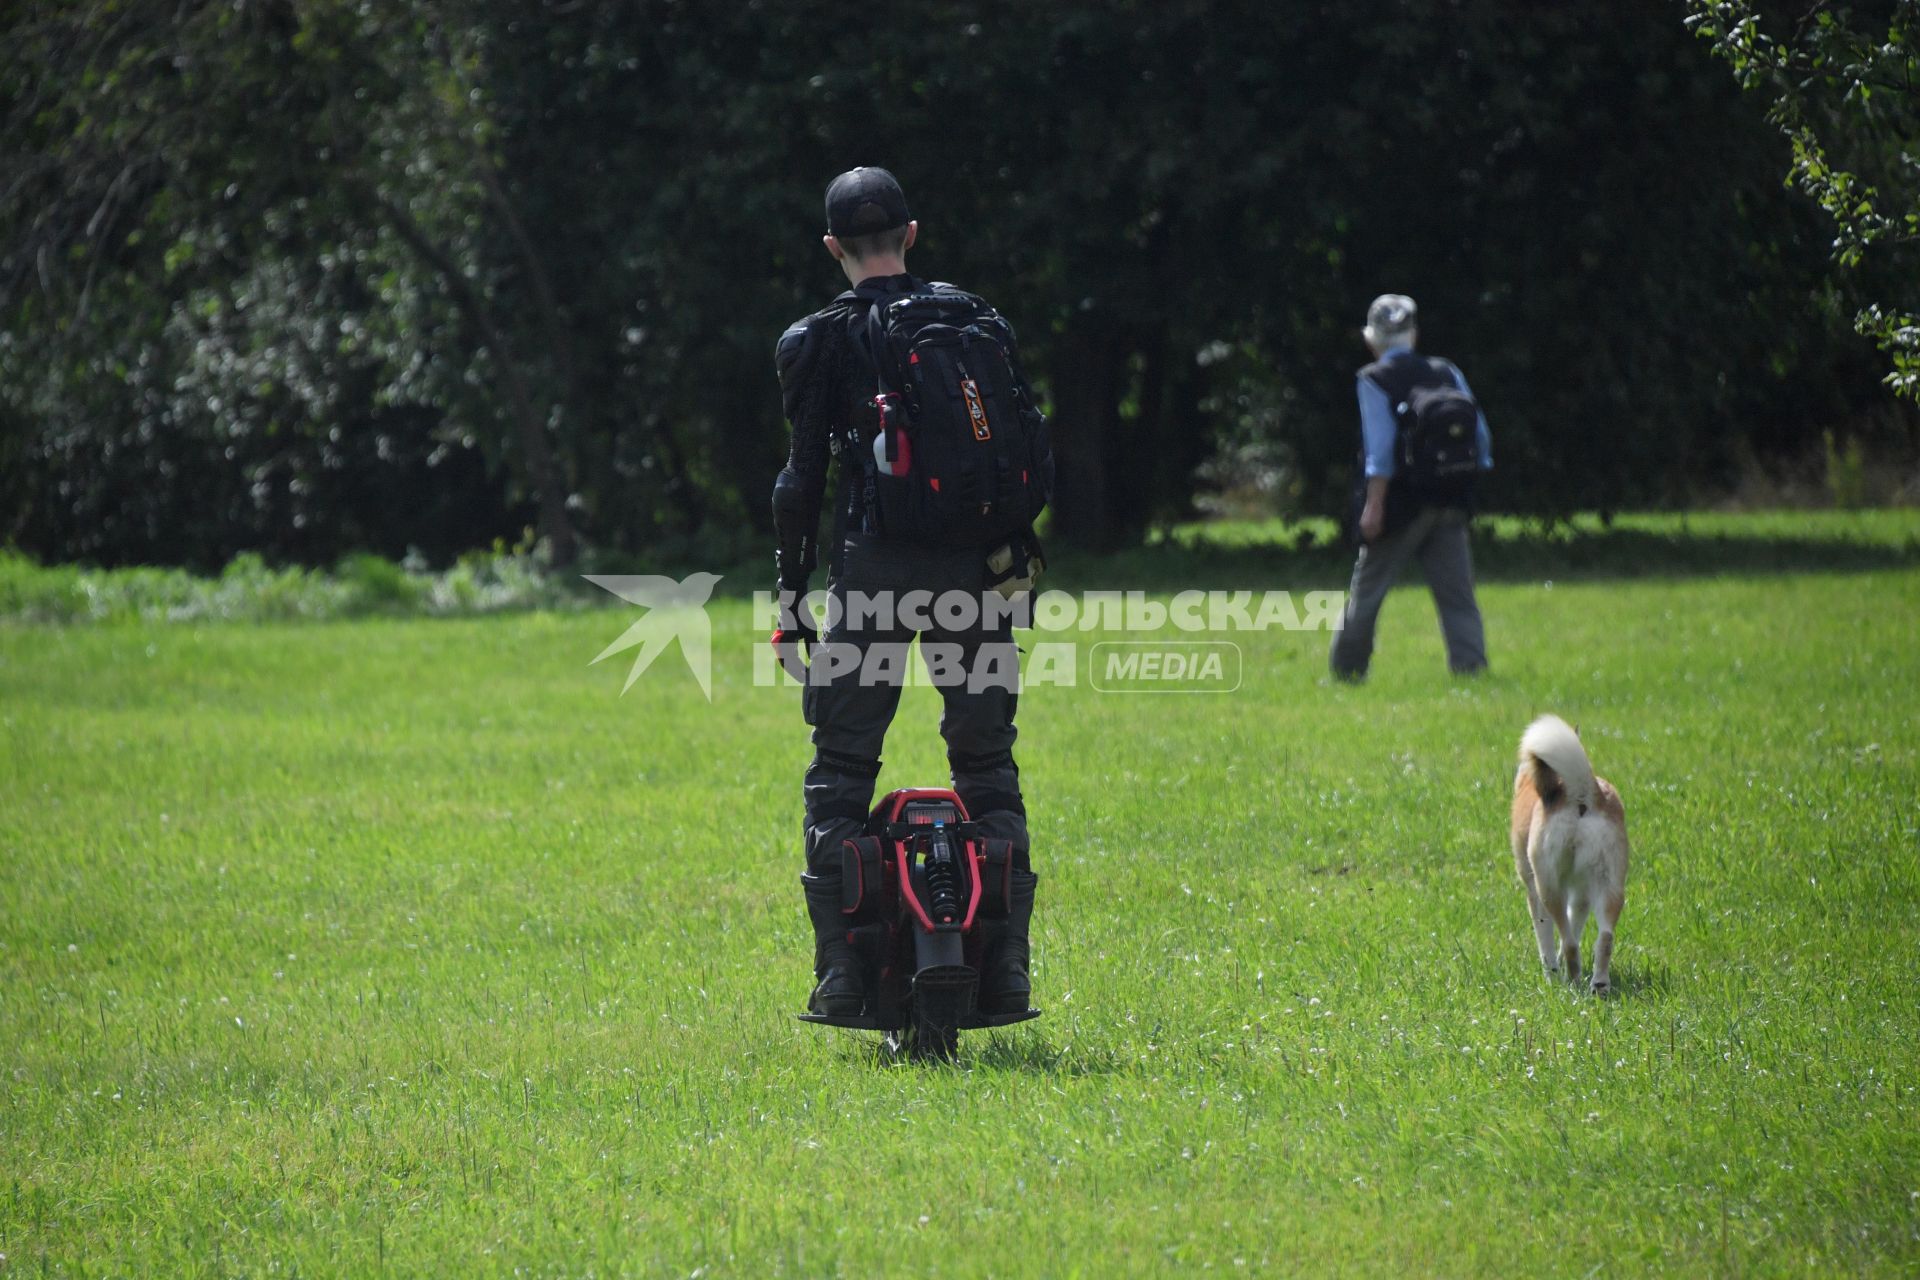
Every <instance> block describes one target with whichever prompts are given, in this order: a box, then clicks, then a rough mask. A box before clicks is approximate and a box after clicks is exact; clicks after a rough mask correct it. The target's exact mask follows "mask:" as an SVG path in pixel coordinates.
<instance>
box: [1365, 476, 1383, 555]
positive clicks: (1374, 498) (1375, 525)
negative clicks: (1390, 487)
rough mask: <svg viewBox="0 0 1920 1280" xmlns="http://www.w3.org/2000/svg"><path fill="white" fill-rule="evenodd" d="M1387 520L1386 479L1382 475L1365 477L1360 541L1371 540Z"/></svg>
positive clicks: (1378, 533) (1376, 535) (1377, 534)
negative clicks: (1365, 493) (1365, 498)
mask: <svg viewBox="0 0 1920 1280" xmlns="http://www.w3.org/2000/svg"><path fill="white" fill-rule="evenodd" d="M1386 522H1387V481H1386V478H1385V477H1384V476H1369V477H1368V478H1367V502H1366V505H1365V506H1363V507H1362V508H1361V509H1360V541H1362V542H1372V541H1373V540H1374V539H1375V538H1378V537H1379V536H1380V530H1381V529H1382V528H1383V527H1384V526H1385V525H1386Z"/></svg>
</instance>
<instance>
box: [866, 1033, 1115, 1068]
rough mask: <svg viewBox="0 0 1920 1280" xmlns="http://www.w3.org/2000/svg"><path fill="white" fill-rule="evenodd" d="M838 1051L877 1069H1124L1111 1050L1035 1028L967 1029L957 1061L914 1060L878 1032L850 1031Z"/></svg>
mask: <svg viewBox="0 0 1920 1280" xmlns="http://www.w3.org/2000/svg"><path fill="white" fill-rule="evenodd" d="M840 1056H841V1059H842V1060H843V1061H845V1062H846V1063H848V1064H849V1065H851V1066H860V1067H871V1068H875V1069H878V1070H889V1069H891V1070H913V1071H954V1070H959V1071H964V1070H966V1069H968V1068H969V1067H979V1068H982V1069H984V1070H988V1071H1015V1072H1028V1073H1031V1074H1034V1075H1048V1076H1062V1077H1066V1078H1070V1079H1079V1078H1082V1077H1086V1076H1105V1075H1113V1074H1115V1073H1116V1072H1119V1071H1120V1070H1122V1069H1123V1064H1122V1063H1121V1061H1120V1059H1119V1058H1117V1057H1115V1056H1114V1055H1113V1054H1112V1053H1111V1052H1109V1051H1107V1050H1104V1049H1095V1048H1091V1047H1089V1046H1087V1045H1084V1044H1079V1043H1075V1042H1069V1043H1067V1044H1065V1045H1056V1044H1054V1043H1052V1042H1051V1041H1049V1040H1047V1039H1046V1038H1045V1037H1044V1036H1040V1035H1036V1034H1034V1033H1033V1032H1032V1031H1026V1032H1020V1031H963V1032H961V1034H960V1055H959V1057H958V1058H957V1059H956V1060H955V1061H953V1062H937V1061H920V1062H916V1061H913V1060H912V1059H909V1058H908V1057H906V1056H905V1055H904V1054H902V1055H895V1054H891V1053H889V1052H887V1049H886V1046H885V1044H884V1043H883V1042H882V1041H881V1039H880V1037H879V1036H877V1035H869V1034H866V1033H849V1034H848V1035H847V1036H846V1037H845V1039H844V1040H843V1041H842V1043H841V1046H840Z"/></svg>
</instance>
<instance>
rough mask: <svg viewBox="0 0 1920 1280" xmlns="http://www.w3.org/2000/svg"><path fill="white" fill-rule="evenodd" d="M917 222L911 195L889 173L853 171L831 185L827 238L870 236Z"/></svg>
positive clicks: (828, 192)
mask: <svg viewBox="0 0 1920 1280" xmlns="http://www.w3.org/2000/svg"><path fill="white" fill-rule="evenodd" d="M911 221H913V215H912V214H911V213H908V212H907V193H906V192H904V191H902V190H901V189H900V184H899V183H898V182H896V181H895V180H894V177H893V175H892V174H890V173H888V172H887V171H886V170H885V169H874V168H869V167H866V166H862V167H861V168H858V169H849V170H847V171H846V172H845V173H843V174H841V175H840V176H839V177H837V178H835V179H834V180H833V181H832V182H831V183H829V184H827V234H828V235H833V236H870V235H872V234H873V233H874V232H876V231H887V230H890V229H891V228H893V227H904V226H906V225H907V223H909V222H911Z"/></svg>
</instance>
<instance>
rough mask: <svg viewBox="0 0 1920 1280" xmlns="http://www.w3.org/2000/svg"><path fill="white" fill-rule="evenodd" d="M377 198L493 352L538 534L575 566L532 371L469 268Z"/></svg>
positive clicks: (556, 557)
mask: <svg viewBox="0 0 1920 1280" xmlns="http://www.w3.org/2000/svg"><path fill="white" fill-rule="evenodd" d="M376 199H377V201H378V203H379V207H380V210H381V212H382V213H384V214H385V215H386V218H387V222H388V223H389V225H391V226H392V227H393V230H394V233H395V234H396V235H398V236H399V237H400V238H401V239H402V240H404V241H406V243H407V247H408V248H410V249H412V250H413V251H414V253H415V254H417V255H418V256H419V258H420V260H421V261H422V262H424V263H426V264H427V266H429V267H430V268H432V269H433V271H434V272H435V273H436V274H437V275H438V276H439V277H440V279H441V281H442V283H444V284H445V285H446V288H447V292H448V293H449V294H451V295H452V297H453V302H454V305H455V306H456V307H458V308H459V310H460V315H461V318H462V319H463V320H464V321H465V322H466V325H467V327H468V329H469V330H470V331H471V333H472V336H473V338H474V340H475V341H477V342H479V343H480V344H481V345H482V346H484V347H486V348H487V350H488V351H490V352H492V353H493V362H494V365H495V367H497V368H498V369H499V371H500V389H501V391H502V392H503V393H504V394H505V396H506V399H507V408H508V412H509V416H510V417H511V418H512V419H513V423H514V427H515V429H516V436H517V438H518V439H519V442H520V452H521V454H522V455H523V457H524V459H525V462H526V469H527V480H528V482H529V483H530V484H531V485H532V487H533V491H534V498H535V501H536V502H537V503H538V504H539V508H540V516H539V528H538V533H539V535H540V537H541V538H542V539H544V540H545V541H546V544H547V549H548V553H549V554H550V555H551V556H552V557H553V564H554V567H555V568H557V569H564V568H567V567H569V566H570V565H572V564H573V562H574V560H575V559H576V558H577V557H578V555H579V550H580V548H579V540H578V539H577V538H576V537H575V535H574V531H573V522H572V520H571V519H570V518H569V517H568V515H567V485H566V481H565V479H564V477H563V476H562V475H561V472H560V466H559V463H558V461H557V460H556V459H555V457H554V453H553V444H552V442H551V441H550V440H548V439H547V424H546V421H545V419H544V418H543V417H542V416H541V414H540V410H539V407H538V405H537V404H536V402H535V400H534V395H533V389H532V387H531V386H530V385H529V383H528V381H527V374H526V370H525V369H524V368H522V367H521V365H520V362H519V360H518V359H516V358H515V356H514V353H513V347H512V345H511V344H510V343H508V341H507V337H506V334H505V333H503V332H502V331H501V330H500V328H499V326H498V325H496V324H495V323H494V321H493V317H492V315H491V314H490V313H489V312H488V310H487V306H486V303H484V302H483V301H481V298H480V294H479V291H478V290H476V289H475V288H474V287H473V282H472V281H470V280H468V279H467V277H466V273H465V272H463V271H461V270H460V268H459V266H458V264H456V263H455V262H454V261H453V259H452V258H451V257H449V256H448V255H447V253H446V252H445V251H444V250H443V249H441V248H440V246H439V245H437V244H435V243H433V241H432V240H430V239H428V237H427V234H426V232H424V231H423V230H421V228H420V224H419V223H417V222H415V221H414V220H413V217H412V215H410V214H409V213H407V211H406V210H405V209H402V208H401V207H400V206H399V205H396V204H394V203H393V202H392V201H390V200H387V199H386V198H384V197H376Z"/></svg>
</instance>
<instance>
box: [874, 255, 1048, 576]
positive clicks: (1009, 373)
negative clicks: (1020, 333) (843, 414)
mask: <svg viewBox="0 0 1920 1280" xmlns="http://www.w3.org/2000/svg"><path fill="white" fill-rule="evenodd" d="M854 299H855V305H856V310H855V312H854V327H855V331H856V333H862V332H863V335H864V343H863V345H864V346H865V347H866V349H867V351H868V352H869V353H870V355H871V356H872V359H873V365H874V369H875V372H876V374H877V378H878V385H877V387H876V390H875V395H874V405H875V407H876V409H877V410H878V422H877V426H876V428H875V430H874V431H873V432H872V433H871V434H870V435H868V436H867V437H864V438H860V439H857V440H856V441H854V442H853V448H854V452H855V458H854V460H855V461H856V462H857V464H858V465H859V466H860V467H861V469H862V472H863V474H864V477H865V487H866V492H865V494H864V497H865V500H866V501H865V505H866V508H867V513H868V518H869V519H870V520H871V521H872V522H873V525H874V526H875V527H874V528H873V529H872V530H871V531H872V532H877V533H879V534H881V535H883V536H885V537H888V538H898V539H901V540H904V541H911V542H922V543H929V544H934V545H939V546H950V547H971V548H979V547H987V546H990V545H992V544H993V543H995V542H996V541H999V540H1002V539H1006V538H1011V537H1013V536H1015V535H1017V534H1019V533H1022V532H1024V531H1025V530H1027V529H1029V528H1031V526H1032V524H1033V521H1034V519H1035V517H1037V516H1038V515H1039V514H1040V512H1041V510H1042V508H1044V507H1045V506H1046V504H1047V498H1048V483H1049V476H1050V474H1051V465H1050V464H1051V459H1050V458H1049V457H1048V456H1047V441H1046V431H1045V423H1046V420H1045V418H1043V417H1042V416H1041V414H1040V412H1039V410H1038V409H1037V408H1035V407H1034V406H1033V405H1032V404H1031V403H1030V401H1029V399H1028V395H1027V391H1026V383H1025V381H1024V380H1023V379H1022V378H1021V377H1020V375H1019V373H1018V371H1017V366H1016V364H1015V361H1016V359H1017V356H1016V354H1015V351H1014V343H1013V331H1012V329H1011V328H1010V327H1009V326H1008V325H1007V323H1006V321H1005V320H1004V319H1002V318H1001V316H1000V314H999V312H997V311H995V310H994V309H993V308H992V307H991V306H989V305H988V304H987V303H986V301H985V300H984V299H982V298H980V297H978V296H976V295H974V294H971V293H966V292H964V291H962V290H960V289H956V288H954V287H953V286H951V285H944V284H934V285H928V286H924V287H921V288H918V289H915V290H913V291H912V292H908V293H879V292H873V293H869V292H867V291H864V290H856V291H854ZM860 303H866V304H867V314H866V318H865V326H864V331H862V329H861V326H860V323H859V312H858V305H859V304H860Z"/></svg>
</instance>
